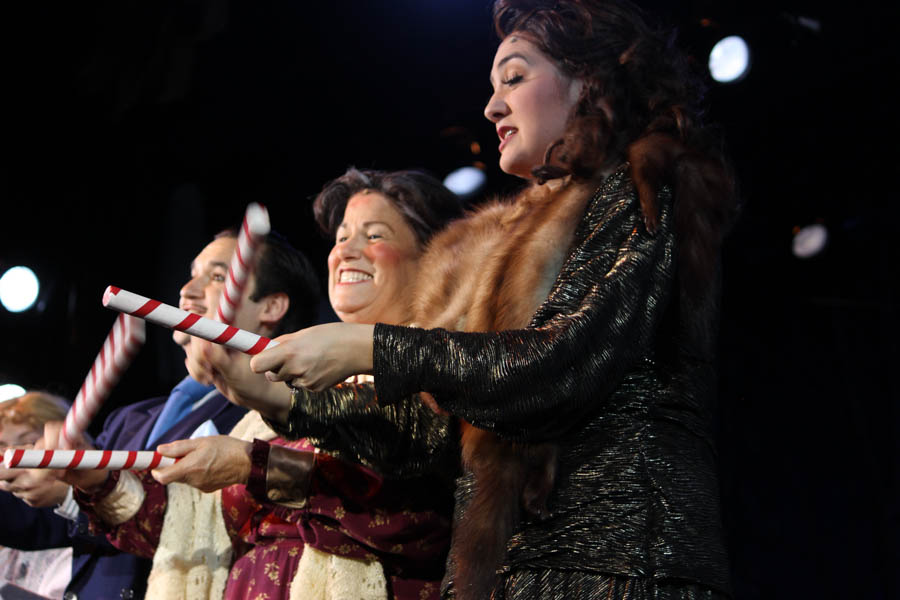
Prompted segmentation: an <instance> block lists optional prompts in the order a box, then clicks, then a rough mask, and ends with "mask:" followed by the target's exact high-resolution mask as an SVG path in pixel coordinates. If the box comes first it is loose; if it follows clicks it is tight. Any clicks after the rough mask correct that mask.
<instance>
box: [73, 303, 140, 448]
mask: <svg viewBox="0 0 900 600" xmlns="http://www.w3.org/2000/svg"><path fill="white" fill-rule="evenodd" d="M145 336H146V333H145V325H144V322H143V321H141V320H140V319H135V318H134V317H129V316H128V315H119V316H118V318H117V319H116V322H115V323H113V327H112V330H111V331H110V332H109V335H108V336H106V341H105V342H103V346H101V347H100V354H98V355H97V358H96V359H94V364H93V365H91V370H90V371H89V372H88V374H87V377H85V379H84V383H82V384H81V389H79V390H78V394H77V395H76V396H75V401H74V402H73V403H72V408H71V409H69V412H68V414H67V415H66V420H65V423H64V424H63V429H62V440H61V442H60V443H61V445H62V447H63V448H74V447H75V446H76V442H77V441H78V439H79V438H81V436H82V434H83V433H84V432H85V431H86V430H87V427H88V425H90V423H91V420H92V419H93V418H94V416H95V415H96V414H97V411H98V410H100V407H101V406H102V405H103V401H104V400H106V398H107V397H108V396H109V393H110V392H111V391H112V388H113V387H114V386H115V385H116V383H117V382H118V381H119V378H120V377H121V376H122V373H124V372H125V369H127V368H128V365H129V364H131V361H132V360H133V359H134V357H135V355H136V354H137V352H138V350H139V349H140V348H141V346H142V345H143V343H144V338H145Z"/></svg>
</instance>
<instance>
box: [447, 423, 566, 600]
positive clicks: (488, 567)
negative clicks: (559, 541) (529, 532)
mask: <svg viewBox="0 0 900 600" xmlns="http://www.w3.org/2000/svg"><path fill="white" fill-rule="evenodd" d="M462 443H463V460H464V461H465V462H466V464H467V465H468V466H469V468H470V469H472V472H473V473H474V475H475V493H474V495H473V497H472V498H471V500H470V502H469V505H468V506H467V507H466V509H465V511H464V513H463V515H462V517H461V518H460V520H459V522H458V523H457V524H456V527H455V530H454V534H453V541H452V543H451V548H450V553H451V555H452V556H453V560H454V562H455V564H456V572H455V577H454V587H455V592H456V597H457V598H458V600H486V599H487V598H490V597H491V593H492V591H493V590H494V588H495V587H496V586H497V583H498V578H497V570H498V569H499V568H500V567H501V565H502V564H503V562H504V559H505V558H506V548H507V544H508V543H509V539H510V538H511V537H512V534H513V533H514V531H515V529H516V527H517V526H518V524H519V521H520V520H521V517H522V509H523V508H524V509H525V511H526V512H528V513H530V514H532V515H534V516H537V517H545V516H546V515H547V498H548V496H549V494H550V491H551V490H552V488H553V482H554V479H555V476H556V455H557V448H556V446H554V445H551V444H541V445H535V446H530V445H529V446H524V445H521V444H513V443H511V442H506V441H503V440H501V439H499V438H498V437H497V436H495V435H494V434H493V433H490V432H487V431H484V430H481V429H477V428H475V427H472V426H471V425H468V424H467V423H463V437H462Z"/></svg>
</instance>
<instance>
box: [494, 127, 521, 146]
mask: <svg viewBox="0 0 900 600" xmlns="http://www.w3.org/2000/svg"><path fill="white" fill-rule="evenodd" d="M517 131H519V130H518V129H516V128H515V127H499V128H497V135H498V136H500V148H499V150H500V152H503V147H504V146H505V145H506V142H507V141H509V138H510V137H512V135H513V134H514V133H516V132H517Z"/></svg>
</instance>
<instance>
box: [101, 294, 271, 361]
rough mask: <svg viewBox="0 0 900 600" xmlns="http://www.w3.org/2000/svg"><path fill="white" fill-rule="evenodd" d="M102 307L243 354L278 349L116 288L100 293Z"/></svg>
mask: <svg viewBox="0 0 900 600" xmlns="http://www.w3.org/2000/svg"><path fill="white" fill-rule="evenodd" d="M103 306H106V307H108V308H112V309H115V310H118V311H120V312H123V313H126V314H129V315H132V316H134V317H140V318H141V319H146V320H147V321H150V322H151V323H156V324H157V325H162V326H163V327H168V328H169V329H177V330H178V331H183V332H185V333H189V334H190V335H195V336H197V337H199V338H203V339H204V340H207V341H210V342H214V343H216V344H222V345H224V346H227V347H229V348H231V349H232V350H239V351H241V352H244V353H246V354H259V353H260V352H262V351H263V350H265V349H266V348H272V347H274V346H276V345H278V342H275V341H273V340H271V339H269V338H267V337H264V336H261V335H257V334H255V333H250V332H249V331H245V330H243V329H238V328H237V327H233V326H231V325H226V324H224V323H220V322H219V321H214V320H212V319H207V318H205V317H201V316H200V315H198V314H195V313H190V312H187V311H184V310H181V309H180V308H175V307H174V306H169V305H168V304H163V303H162V302H159V301H158V300H151V299H150V298H145V297H144V296H139V295H137V294H133V293H131V292H129V291H126V290H123V289H121V288H117V287H115V286H109V287H108V288H106V291H105V292H104V293H103Z"/></svg>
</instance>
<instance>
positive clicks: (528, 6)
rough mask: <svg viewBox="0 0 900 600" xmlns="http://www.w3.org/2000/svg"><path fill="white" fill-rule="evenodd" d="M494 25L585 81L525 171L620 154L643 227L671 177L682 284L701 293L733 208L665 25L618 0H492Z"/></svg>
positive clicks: (549, 174)
mask: <svg viewBox="0 0 900 600" xmlns="http://www.w3.org/2000/svg"><path fill="white" fill-rule="evenodd" d="M494 26H495V29H496V31H497V34H498V35H499V36H500V38H501V39H504V38H506V37H507V36H509V35H512V34H515V35H517V36H520V37H522V38H523V39H526V40H528V41H530V42H531V43H533V44H534V45H535V46H537V48H538V49H539V50H541V52H543V53H544V54H545V55H546V56H547V57H549V58H550V59H551V60H552V61H553V62H554V63H555V64H556V65H557V67H558V68H559V69H560V70H561V71H562V72H563V73H564V74H565V75H566V76H568V77H572V78H578V79H580V80H581V81H582V82H583V83H584V88H583V90H582V93H581V97H580V98H579V99H578V102H577V103H576V106H575V109H574V111H573V113H572V115H571V116H570V118H569V121H568V123H567V126H566V131H565V133H564V134H563V137H562V138H561V139H559V140H557V141H555V142H554V143H553V144H551V146H550V147H549V148H548V149H547V153H546V155H545V161H544V164H543V165H540V166H539V167H537V168H536V169H534V171H533V174H534V176H535V177H536V178H537V179H538V181H540V182H543V181H546V180H547V179H553V178H556V177H561V176H564V175H572V176H573V177H575V178H578V179H590V178H593V177H596V176H597V174H598V173H599V172H603V171H605V170H609V169H611V168H613V167H615V166H616V165H617V164H619V163H621V162H622V161H625V160H627V161H628V162H629V163H630V164H631V175H632V180H633V182H634V185H635V188H636V190H637V193H638V197H639V199H640V203H641V209H642V211H643V215H644V220H645V222H646V224H647V229H648V230H649V231H651V232H655V231H656V229H657V226H658V207H657V192H658V191H659V189H660V188H661V187H662V186H663V185H669V186H671V188H672V191H673V194H674V197H675V201H676V230H677V232H678V235H679V268H680V271H681V280H682V285H683V286H684V288H685V290H686V291H687V292H688V293H689V294H690V295H691V296H692V297H696V296H698V295H699V294H701V293H702V291H703V290H705V289H707V287H708V284H709V282H710V281H711V280H712V278H713V277H714V275H715V270H716V264H717V260H718V259H717V257H718V250H719V247H720V245H721V240H722V237H723V236H724V234H725V231H726V230H727V228H728V226H729V225H730V223H731V222H732V220H733V218H734V216H735V213H736V203H735V197H736V194H735V183H734V178H733V175H732V172H731V168H730V166H729V164H728V162H727V160H726V159H725V156H724V152H723V150H722V144H721V141H720V139H719V137H718V136H717V135H715V134H714V133H713V131H712V130H711V129H710V128H708V127H706V126H705V125H704V123H703V120H702V116H703V111H702V108H701V106H702V100H703V97H704V94H705V91H706V86H705V84H704V83H703V81H702V80H701V79H700V78H699V76H698V75H697V74H696V73H694V72H693V70H692V69H691V68H690V64H689V61H688V59H687V57H686V55H685V54H684V53H683V52H681V51H680V50H679V49H678V48H677V47H676V46H675V43H674V41H675V36H674V34H672V33H664V32H662V31H661V30H657V29H654V28H653V27H651V26H650V25H649V24H648V23H647V20H646V18H645V16H644V14H643V12H642V11H641V10H640V9H639V8H638V7H636V6H634V5H633V4H631V3H630V2H627V1H626V0H497V1H496V2H495V3H494ZM604 103H605V105H606V106H607V107H608V109H609V112H607V110H605V109H604Z"/></svg>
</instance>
